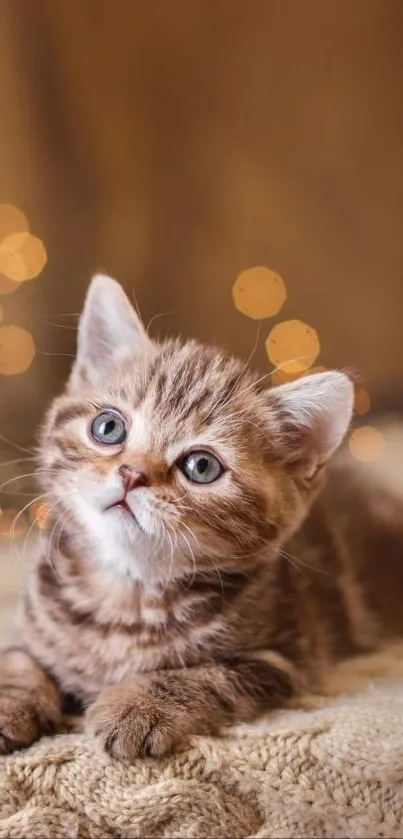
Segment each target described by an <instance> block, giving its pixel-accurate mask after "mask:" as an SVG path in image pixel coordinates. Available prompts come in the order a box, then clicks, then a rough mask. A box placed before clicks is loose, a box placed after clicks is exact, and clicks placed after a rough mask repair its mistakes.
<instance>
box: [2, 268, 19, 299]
mask: <svg viewBox="0 0 403 839" xmlns="http://www.w3.org/2000/svg"><path fill="white" fill-rule="evenodd" d="M19 287H20V286H19V283H15V282H14V280H10V279H9V277H5V276H4V274H1V273H0V294H12V293H13V291H17V288H19Z"/></svg>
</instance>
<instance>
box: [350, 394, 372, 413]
mask: <svg viewBox="0 0 403 839" xmlns="http://www.w3.org/2000/svg"><path fill="white" fill-rule="evenodd" d="M354 410H355V412H356V413H357V414H359V415H360V417H363V416H364V414H367V413H368V411H370V410H371V399H370V396H369V393H368V391H366V390H365V388H364V387H357V388H356V391H355V395H354Z"/></svg>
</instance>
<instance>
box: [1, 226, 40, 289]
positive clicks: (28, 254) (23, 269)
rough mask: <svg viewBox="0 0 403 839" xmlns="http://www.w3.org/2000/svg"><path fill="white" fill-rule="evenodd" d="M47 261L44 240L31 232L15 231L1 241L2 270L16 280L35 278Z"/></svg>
mask: <svg viewBox="0 0 403 839" xmlns="http://www.w3.org/2000/svg"><path fill="white" fill-rule="evenodd" d="M46 262H47V254H46V250H45V246H44V244H43V242H41V240H40V239H38V238H37V237H36V236H32V234H31V233H13V234H11V235H10V236H7V237H6V238H5V239H4V240H3V241H2V242H1V243H0V271H1V272H2V273H3V274H4V275H5V276H6V277H8V279H10V280H13V281H14V282H18V283H23V282H25V281H26V280H33V279H34V277H37V276H38V274H40V272H41V271H42V270H43V268H44V267H45V265H46Z"/></svg>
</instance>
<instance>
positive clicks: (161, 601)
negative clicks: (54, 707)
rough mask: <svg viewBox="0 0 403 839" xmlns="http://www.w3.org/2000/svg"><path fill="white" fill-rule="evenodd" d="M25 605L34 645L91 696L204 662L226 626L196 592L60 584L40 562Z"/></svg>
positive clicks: (71, 686) (64, 680) (76, 690)
mask: <svg viewBox="0 0 403 839" xmlns="http://www.w3.org/2000/svg"><path fill="white" fill-rule="evenodd" d="M24 603H25V605H24V614H23V631H24V636H25V640H26V644H27V646H28V648H29V649H30V650H31V651H32V653H33V654H34V655H35V656H36V657H37V658H39V659H40V661H41V662H42V664H43V665H44V666H45V667H46V668H47V669H48V670H49V671H50V672H52V673H53V674H54V676H55V677H56V679H57V681H58V682H59V683H60V685H61V686H62V688H63V690H65V691H66V692H69V693H73V694H75V695H77V696H79V697H80V698H82V699H84V700H85V699H87V698H91V697H92V696H93V695H96V694H97V693H98V691H99V690H100V689H101V688H102V687H104V686H105V685H110V684H115V683H119V682H122V681H125V680H127V679H130V678H131V677H133V676H134V675H135V674H136V673H141V672H148V671H152V670H158V669H161V668H166V667H181V666H183V665H185V664H192V663H197V662H200V661H203V660H204V658H205V657H206V655H208V652H209V649H211V648H212V647H213V646H214V643H215V640H216V638H217V636H218V635H219V634H220V631H221V630H222V620H221V618H220V616H217V615H216V614H214V611H213V610H211V609H208V608H207V604H206V602H203V601H202V600H200V601H199V600H198V598H197V597H195V596H194V595H192V594H191V593H189V592H186V591H184V592H176V594H175V596H174V593H173V592H172V591H171V592H169V591H166V592H162V593H161V592H160V593H152V592H151V593H150V592H149V593H147V595H145V594H144V592H142V591H141V590H140V589H139V588H136V586H127V587H126V588H125V586H124V585H120V586H119V585H117V584H116V583H115V585H112V584H111V585H110V587H109V589H108V587H105V585H102V586H101V585H98V588H97V586H96V585H94V587H91V586H88V585H83V584H81V585H80V582H79V581H73V580H71V581H69V582H66V581H65V582H64V585H61V584H60V581H58V580H57V578H56V577H55V576H54V574H53V572H52V569H51V568H50V567H49V566H48V564H39V565H38V567H37V570H36V574H35V575H34V576H33V577H32V579H31V581H30V584H29V586H28V589H27V592H26V597H25V602H24Z"/></svg>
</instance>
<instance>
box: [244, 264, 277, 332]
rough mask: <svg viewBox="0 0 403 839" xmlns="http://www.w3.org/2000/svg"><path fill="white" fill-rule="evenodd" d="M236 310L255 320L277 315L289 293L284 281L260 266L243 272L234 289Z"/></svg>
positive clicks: (273, 272)
mask: <svg viewBox="0 0 403 839" xmlns="http://www.w3.org/2000/svg"><path fill="white" fill-rule="evenodd" d="M232 296H233V299H234V303H235V306H236V308H237V309H238V310H239V311H240V312H242V314H243V315H247V317H249V318H253V319H254V320H261V319H262V318H269V317H273V315H277V313H278V312H279V311H280V309H281V307H282V306H283V305H284V303H285V301H286V298H287V292H286V288H285V284H284V280H283V279H282V277H280V276H279V275H278V274H276V273H275V271H271V270H270V268H265V267H264V266H261V265H258V266H256V267H255V268H247V269H245V271H242V272H241V273H240V274H239V276H238V277H237V279H236V280H235V283H234V285H233V288H232Z"/></svg>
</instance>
